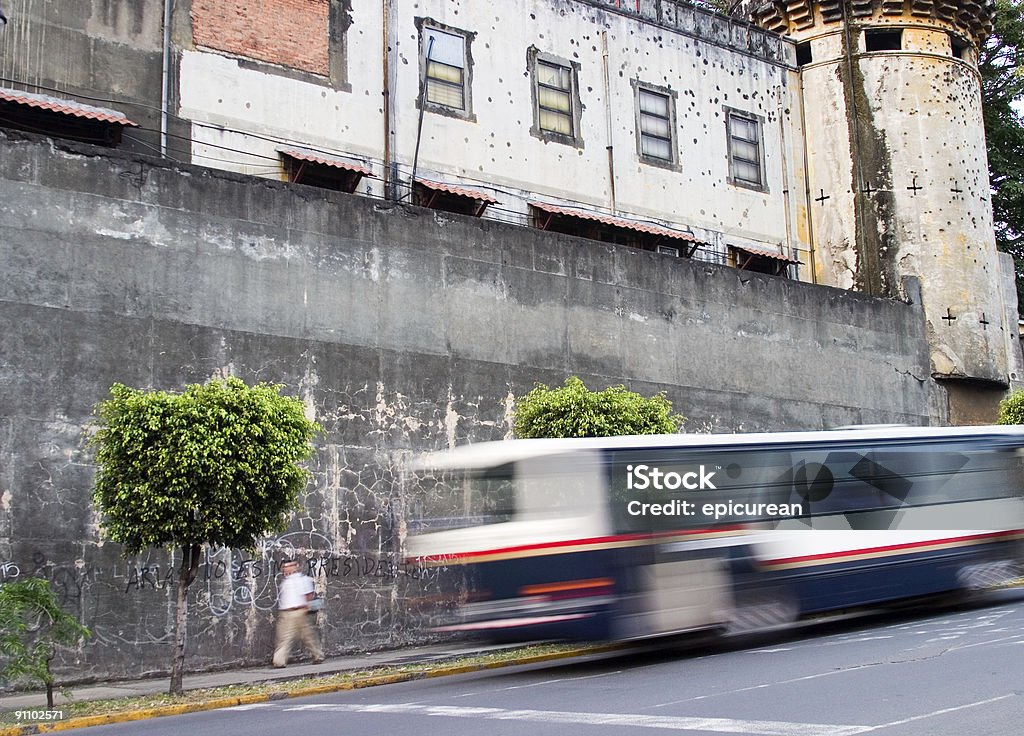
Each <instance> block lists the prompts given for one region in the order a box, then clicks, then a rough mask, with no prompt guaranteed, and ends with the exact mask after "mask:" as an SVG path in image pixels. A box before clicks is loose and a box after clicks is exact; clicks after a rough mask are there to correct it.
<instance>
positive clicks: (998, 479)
mask: <svg viewBox="0 0 1024 736" xmlns="http://www.w3.org/2000/svg"><path fill="white" fill-rule="evenodd" d="M1022 449H1024V430H1022V429H1020V428H1017V427H957V428H910V427H883V428H860V429H846V430H836V431H824V432H785V433H772V434H739V435H725V434H716V435H664V436H637V437H613V438H587V439H564V440H513V441H508V442H494V443H481V444H476V445H469V446H465V447H461V448H456V449H454V450H451V451H447V452H442V453H436V454H432V455H429V456H426V457H424V458H423V459H422V460H421V461H419V462H418V464H417V471H416V478H417V488H418V492H417V493H416V494H414V497H413V502H412V503H411V504H410V514H409V518H410V531H409V536H408V538H407V540H406V544H407V556H408V560H407V561H408V562H410V563H412V564H415V565H420V566H428V567H432V568H435V572H437V573H438V575H437V576H436V577H437V579H439V580H440V581H441V584H442V585H443V586H445V596H444V599H445V601H446V602H447V606H448V607H447V609H446V610H445V611H444V612H443V615H442V616H441V620H439V621H437V626H436V627H435V628H436V630H438V631H474V632H480V633H483V634H485V635H487V636H488V638H491V639H494V640H502V641H527V640H534V639H569V640H595V639H611V640H625V639H638V638H645V637H653V636H662V635H668V634H676V633H682V632H690V631H697V630H702V629H718V630H732V631H741V630H750V629H752V628H759V627H766V626H772V625H778V624H784V623H787V622H790V621H793V620H796V619H798V618H801V617H804V616H808V615H810V614H816V613H821V612H825V611H832V610H837V609H849V608H855V607H862V606H868V605H873V604H879V603H885V602H891V601H896V600H902V599H911V598H918V597H924V596H933V595H936V594H943V593H949V592H951V591H961V590H973V589H979V588H985V587H987V586H990V585H993V584H996V583H999V582H1003V581H1006V580H1009V579H1012V578H1015V577H1016V576H1018V575H1020V574H1021V562H1022V554H1024V465H1022V462H1024V453H1022Z"/></svg>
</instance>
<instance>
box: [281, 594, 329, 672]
mask: <svg viewBox="0 0 1024 736" xmlns="http://www.w3.org/2000/svg"><path fill="white" fill-rule="evenodd" d="M308 617H309V614H307V613H306V609H305V608H296V609H293V610H291V611H278V612H277V645H276V646H275V647H274V666H275V667H284V666H285V665H286V664H288V655H290V654H291V653H292V644H294V643H295V639H296V638H299V639H302V643H303V644H305V645H306V647H307V648H308V649H309V651H310V652H311V653H312V654H313V661H315V662H318V661H320V660H322V659H323V658H324V653H323V650H322V649H320V644H319V642H317V640H316V635H315V634H314V633H313V630H312V629H311V628H310V626H309V621H308V620H307V619H308Z"/></svg>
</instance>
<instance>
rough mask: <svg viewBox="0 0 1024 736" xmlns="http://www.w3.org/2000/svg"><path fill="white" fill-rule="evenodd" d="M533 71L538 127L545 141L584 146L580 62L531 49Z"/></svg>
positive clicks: (535, 120)
mask: <svg viewBox="0 0 1024 736" xmlns="http://www.w3.org/2000/svg"><path fill="white" fill-rule="evenodd" d="M529 53H530V57H531V59H530V60H531V68H532V70H533V99H534V127H533V129H532V130H531V131H530V132H531V133H532V134H533V135H535V136H537V137H538V138H541V139H542V140H549V141H556V142H559V143H568V144H569V145H573V146H580V147H582V145H583V142H582V140H581V139H580V135H579V131H580V109H581V108H580V100H579V91H578V88H577V84H576V74H577V65H574V64H572V63H570V62H564V61H562V60H560V59H556V58H554V57H551V56H548V55H546V54H541V53H538V52H537V50H536V49H533V48H531V49H530V52H529Z"/></svg>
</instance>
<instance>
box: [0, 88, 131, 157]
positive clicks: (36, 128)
mask: <svg viewBox="0 0 1024 736" xmlns="http://www.w3.org/2000/svg"><path fill="white" fill-rule="evenodd" d="M0 127H4V128H11V129H13V130H25V131H28V132H30V133H41V134H43V135H50V136H54V137H57V138H68V139H70V140H73V141H81V142H83V143H93V144H95V145H98V146H109V147H110V148H116V147H117V146H118V145H119V144H120V143H121V134H122V133H123V132H124V129H125V128H138V127H139V124H138V123H135V122H133V121H131V120H129V119H128V118H127V117H125V115H124V114H123V113H121V112H119V111H118V110H112V109H110V108H105V107H94V106H92V105H86V104H84V103H81V102H78V101H76V100H71V99H67V98H63V97H50V96H49V95H40V94H35V93H33V92H22V91H20V90H15V89H8V88H0Z"/></svg>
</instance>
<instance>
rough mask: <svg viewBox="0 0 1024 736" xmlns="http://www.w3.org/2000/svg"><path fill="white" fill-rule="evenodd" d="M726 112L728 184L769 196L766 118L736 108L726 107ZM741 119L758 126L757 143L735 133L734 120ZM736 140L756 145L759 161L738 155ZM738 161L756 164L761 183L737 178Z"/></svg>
mask: <svg viewBox="0 0 1024 736" xmlns="http://www.w3.org/2000/svg"><path fill="white" fill-rule="evenodd" d="M723 110H724V111H725V136H726V137H725V143H726V151H727V157H728V164H729V176H728V182H729V183H730V184H732V185H733V186H736V187H742V188H743V189H750V190H752V191H755V192H762V193H764V194H767V193H768V192H769V191H770V190H769V188H768V168H767V167H766V166H765V152H764V118H763V117H762V116H760V115H757V114H755V113H752V112H747V111H746V110H738V109H736V108H734V107H724V108H723ZM734 119H739V120H742V121H744V122H745V123H753V124H754V125H756V126H757V141H750V140H747V139H744V138H739V137H738V136H737V135H735V134H734V132H733V120H734ZM734 140H738V141H742V142H744V143H754V144H755V145H756V146H757V161H751V160H750V159H748V158H743V157H741V156H737V155H736V150H735V149H736V146H735V145H734V144H733V141H734ZM737 160H740V161H744V162H746V163H756V165H757V170H758V173H759V175H760V179H761V180H760V182H757V183H755V182H753V181H751V180H749V179H743V178H740V177H738V176H736V173H735V171H736V169H735V163H736V161H737Z"/></svg>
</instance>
